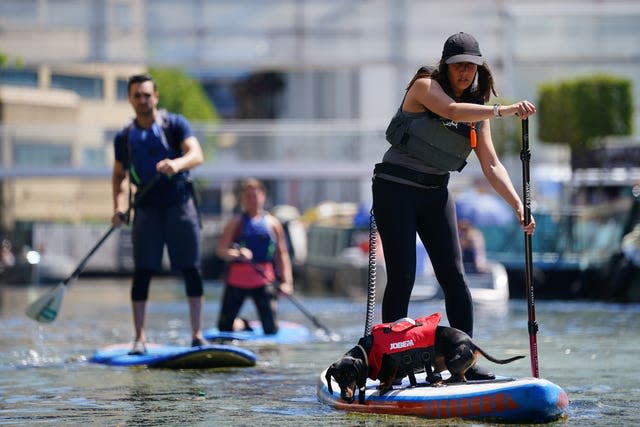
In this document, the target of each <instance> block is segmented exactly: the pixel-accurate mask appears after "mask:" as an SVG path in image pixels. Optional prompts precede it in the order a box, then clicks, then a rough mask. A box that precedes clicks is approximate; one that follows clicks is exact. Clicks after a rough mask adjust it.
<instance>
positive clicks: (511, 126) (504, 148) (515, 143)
mask: <svg viewBox="0 0 640 427" xmlns="http://www.w3.org/2000/svg"><path fill="white" fill-rule="evenodd" d="M493 104H501V105H509V104H513V101H512V100H508V99H505V98H496V99H492V100H491V105H493ZM517 122H518V120H502V119H496V120H491V139H492V140H493V146H494V148H495V149H496V153H498V155H500V156H504V155H507V154H514V153H517V152H519V151H520V141H519V139H518V129H519V128H516V126H518V125H519V123H517Z"/></svg>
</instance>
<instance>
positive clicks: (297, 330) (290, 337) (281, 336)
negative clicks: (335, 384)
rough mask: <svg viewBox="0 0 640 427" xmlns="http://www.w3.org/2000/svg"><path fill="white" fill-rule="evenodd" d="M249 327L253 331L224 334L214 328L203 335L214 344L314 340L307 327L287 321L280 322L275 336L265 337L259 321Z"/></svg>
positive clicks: (291, 342)
mask: <svg viewBox="0 0 640 427" xmlns="http://www.w3.org/2000/svg"><path fill="white" fill-rule="evenodd" d="M249 326H251V329H253V330H252V331H233V332H223V331H219V330H218V329H216V328H212V329H207V330H205V331H204V332H203V335H204V337H205V338H206V339H207V340H209V341H214V342H228V341H247V342H251V343H264V344H297V343H302V342H307V341H310V340H312V339H313V334H312V333H311V331H310V330H309V329H308V328H307V327H306V326H303V325H300V324H298V323H294V322H288V321H286V320H281V321H279V322H278V332H277V333H275V334H273V335H265V333H264V331H263V329H262V324H261V323H260V322H259V321H255V320H254V321H252V322H249Z"/></svg>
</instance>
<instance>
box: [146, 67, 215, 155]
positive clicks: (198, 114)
mask: <svg viewBox="0 0 640 427" xmlns="http://www.w3.org/2000/svg"><path fill="white" fill-rule="evenodd" d="M149 73H150V74H151V75H152V76H153V80H154V81H155V82H156V85H157V87H158V92H159V93H160V102H159V104H158V107H159V108H164V109H166V110H168V111H171V112H174V113H179V114H182V115H183V116H185V117H186V118H187V119H189V120H191V121H196V122H197V121H200V122H209V123H211V122H218V121H219V120H220V117H219V116H218V112H217V111H216V108H215V106H214V105H213V103H212V102H211V100H210V99H209V98H208V97H207V95H206V93H205V91H204V89H203V88H202V85H201V84H200V82H198V81H197V80H195V79H194V78H192V77H190V76H189V75H187V74H186V73H185V72H183V71H181V70H178V69H173V68H152V69H150V70H149ZM198 139H199V140H200V144H201V145H202V150H203V152H204V156H205V159H209V160H210V159H213V158H214V157H215V147H216V136H215V134H213V133H211V134H205V135H199V136H198Z"/></svg>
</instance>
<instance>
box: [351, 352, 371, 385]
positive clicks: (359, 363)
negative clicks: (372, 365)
mask: <svg viewBox="0 0 640 427" xmlns="http://www.w3.org/2000/svg"><path fill="white" fill-rule="evenodd" d="M353 366H354V368H356V384H357V386H358V387H364V386H365V385H366V383H367V376H368V374H369V367H368V366H367V364H366V363H364V360H362V359H356V360H355V361H354V362H353Z"/></svg>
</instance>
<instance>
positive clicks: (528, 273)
mask: <svg viewBox="0 0 640 427" xmlns="http://www.w3.org/2000/svg"><path fill="white" fill-rule="evenodd" d="M530 159H531V152H530V151H529V119H524V120H522V151H521V152H520V160H522V187H523V188H522V193H523V198H524V223H525V225H528V224H529V223H530V222H531V183H530V172H529V161H530ZM524 255H525V263H524V266H525V286H526V294H527V311H528V314H529V323H528V330H529V351H530V353H531V375H533V376H534V377H536V378H538V377H539V375H540V373H539V371H538V339H537V336H536V334H537V333H538V324H537V323H536V308H535V302H534V296H533V249H532V245H531V235H530V234H527V233H526V232H525V233H524Z"/></svg>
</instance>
